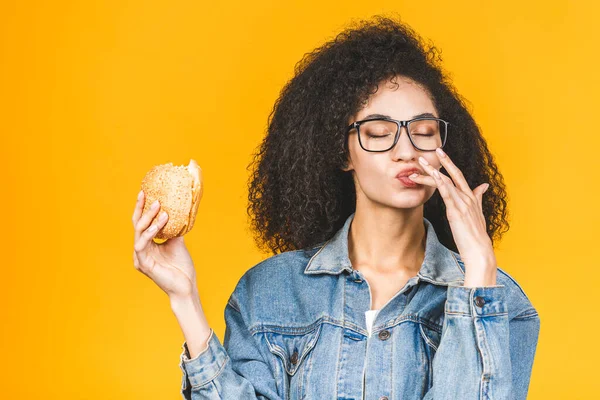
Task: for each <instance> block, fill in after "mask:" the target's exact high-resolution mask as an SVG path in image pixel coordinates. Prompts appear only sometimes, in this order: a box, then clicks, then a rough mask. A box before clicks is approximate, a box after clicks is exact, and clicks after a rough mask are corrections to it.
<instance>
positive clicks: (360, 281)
mask: <svg viewBox="0 0 600 400" xmlns="http://www.w3.org/2000/svg"><path fill="white" fill-rule="evenodd" d="M354 282H356V283H362V279H360V278H358V279H355V280H354Z"/></svg>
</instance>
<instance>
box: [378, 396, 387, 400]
mask: <svg viewBox="0 0 600 400" xmlns="http://www.w3.org/2000/svg"><path fill="white" fill-rule="evenodd" d="M379 400H389V399H388V397H387V396H381V397H380V398H379Z"/></svg>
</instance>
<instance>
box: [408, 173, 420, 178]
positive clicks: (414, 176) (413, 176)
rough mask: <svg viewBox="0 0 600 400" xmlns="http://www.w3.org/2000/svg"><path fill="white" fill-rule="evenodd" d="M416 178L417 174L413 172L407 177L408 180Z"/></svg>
mask: <svg viewBox="0 0 600 400" xmlns="http://www.w3.org/2000/svg"><path fill="white" fill-rule="evenodd" d="M417 176H419V174H417V173H416V172H415V173H414V174H412V175H409V176H408V177H409V178H416V177H417Z"/></svg>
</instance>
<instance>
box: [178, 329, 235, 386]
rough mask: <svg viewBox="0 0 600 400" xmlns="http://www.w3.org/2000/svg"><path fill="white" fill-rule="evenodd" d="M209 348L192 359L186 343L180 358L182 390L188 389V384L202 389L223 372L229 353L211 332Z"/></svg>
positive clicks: (211, 331)
mask: <svg viewBox="0 0 600 400" xmlns="http://www.w3.org/2000/svg"><path fill="white" fill-rule="evenodd" d="M207 342H208V347H207V348H206V349H204V350H202V351H201V352H200V353H199V354H198V355H197V356H196V357H194V358H190V352H189V349H188V347H187V343H186V342H184V343H183V345H182V346H181V348H182V349H183V351H182V353H181V356H180V364H179V366H180V368H181V370H182V371H183V378H182V384H181V390H182V391H183V390H185V389H187V386H188V382H189V383H190V384H191V386H192V387H200V386H203V385H206V384H207V383H208V382H210V381H212V380H213V379H215V378H216V377H217V376H218V375H219V374H220V373H221V371H222V370H223V367H224V365H225V363H226V362H227V360H228V358H229V357H228V355H227V351H226V350H225V348H224V347H223V345H222V344H221V341H220V340H219V338H218V337H217V335H215V333H214V331H213V330H212V329H211V330H210V336H209V338H208V341H207Z"/></svg>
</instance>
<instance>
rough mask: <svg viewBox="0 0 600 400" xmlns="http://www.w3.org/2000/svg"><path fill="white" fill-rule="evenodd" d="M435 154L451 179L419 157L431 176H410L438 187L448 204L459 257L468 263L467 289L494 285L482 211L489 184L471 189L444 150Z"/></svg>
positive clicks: (493, 260)
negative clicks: (484, 195) (483, 198)
mask: <svg viewBox="0 0 600 400" xmlns="http://www.w3.org/2000/svg"><path fill="white" fill-rule="evenodd" d="M436 154H437V156H438V159H439V160H440V163H441V164H442V166H443V167H444V168H445V169H446V171H448V173H449V174H450V177H451V178H452V179H450V177H448V176H446V175H445V174H442V173H440V172H439V171H438V170H437V169H436V168H434V167H432V166H431V165H430V164H429V163H428V162H427V160H425V158H423V157H419V163H420V164H421V166H422V167H423V168H424V169H425V171H426V172H427V173H428V174H429V175H430V176H423V175H418V176H417V177H414V178H413V177H410V179H411V180H413V181H414V182H416V183H420V184H425V185H428V186H432V187H436V188H437V189H438V190H439V191H440V195H441V196H442V199H443V200H444V203H445V205H446V216H447V218H448V222H449V223H450V228H451V230H452V236H453V237H454V242H455V243H456V247H457V248H458V252H459V254H460V258H461V259H462V261H463V262H464V264H465V281H464V284H463V285H464V286H468V287H475V286H495V285H496V272H497V266H496V256H495V255H494V248H493V246H492V241H491V239H490V237H489V236H488V234H487V231H486V221H485V217H484V215H483V211H482V205H481V203H482V197H483V194H484V193H485V191H486V190H487V189H488V187H489V184H487V183H483V184H481V185H479V186H477V187H476V188H475V189H474V190H471V188H470V187H469V184H468V183H467V181H466V180H465V177H464V175H463V174H462V172H461V170H460V169H458V167H457V166H456V165H454V163H453V162H452V161H451V160H450V158H449V157H448V155H447V154H445V153H444V152H443V151H442V149H440V148H438V149H437V150H436Z"/></svg>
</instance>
